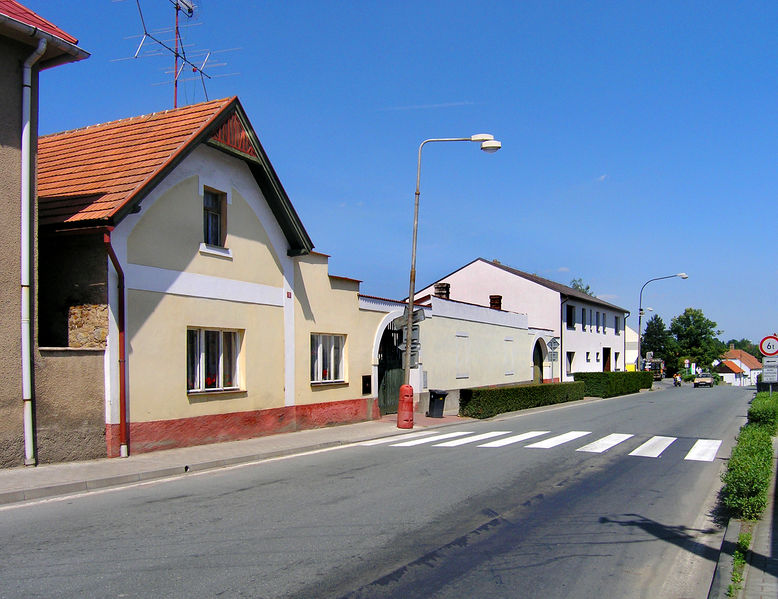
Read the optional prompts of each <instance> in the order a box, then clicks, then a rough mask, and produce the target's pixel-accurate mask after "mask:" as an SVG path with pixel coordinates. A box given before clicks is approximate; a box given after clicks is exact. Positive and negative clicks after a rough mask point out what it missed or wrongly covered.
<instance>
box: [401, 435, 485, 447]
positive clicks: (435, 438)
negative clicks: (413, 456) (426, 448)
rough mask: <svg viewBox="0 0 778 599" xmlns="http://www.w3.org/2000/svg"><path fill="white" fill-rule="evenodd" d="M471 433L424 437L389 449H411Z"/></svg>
mask: <svg viewBox="0 0 778 599" xmlns="http://www.w3.org/2000/svg"><path fill="white" fill-rule="evenodd" d="M472 434H473V431H459V432H456V433H445V434H443V435H435V436H433V437H424V438H423V439H414V440H413V441H405V442H404V443H394V444H392V445H390V446H389V447H412V446H413V445H421V444H422V443H433V442H434V441H442V440H443V439H451V438H453V437H461V436H462V435H472Z"/></svg>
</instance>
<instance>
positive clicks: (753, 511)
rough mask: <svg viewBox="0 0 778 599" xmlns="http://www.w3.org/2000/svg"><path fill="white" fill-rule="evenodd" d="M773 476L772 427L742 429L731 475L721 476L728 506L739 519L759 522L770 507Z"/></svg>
mask: <svg viewBox="0 0 778 599" xmlns="http://www.w3.org/2000/svg"><path fill="white" fill-rule="evenodd" d="M772 473H773V442H772V435H771V434H770V430H769V427H766V426H760V425H757V424H747V425H745V426H744V427H743V428H742V429H740V434H739V435H738V437H737V443H736V445H735V447H734V448H733V449H732V456H731V457H730V458H729V464H728V465H727V471H726V472H725V473H724V474H723V475H722V476H721V480H722V481H723V482H724V489H723V491H722V494H723V499H724V505H726V506H727V508H729V509H730V510H731V512H732V515H733V516H734V517H736V518H745V519H749V520H751V519H755V518H758V517H759V515H760V514H761V513H762V511H763V510H764V508H765V505H767V489H768V487H769V486H770V477H771V476H772Z"/></svg>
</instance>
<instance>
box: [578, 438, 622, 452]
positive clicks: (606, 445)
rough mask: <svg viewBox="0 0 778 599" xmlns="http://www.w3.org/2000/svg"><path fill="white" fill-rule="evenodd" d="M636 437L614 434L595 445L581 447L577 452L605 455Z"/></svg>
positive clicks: (598, 440)
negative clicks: (606, 452) (604, 453)
mask: <svg viewBox="0 0 778 599" xmlns="http://www.w3.org/2000/svg"><path fill="white" fill-rule="evenodd" d="M634 436H635V435H629V434H626V433H613V434H612V435H608V436H607V437H603V438H602V439H597V441H595V442H594V443H589V444H588V445H584V446H583V447H579V448H578V449H576V451H588V452H590V453H603V452H605V451H608V450H609V449H610V448H611V447H615V446H616V445H618V444H619V443H623V442H624V441H626V440H627V439H631V438H632V437H634Z"/></svg>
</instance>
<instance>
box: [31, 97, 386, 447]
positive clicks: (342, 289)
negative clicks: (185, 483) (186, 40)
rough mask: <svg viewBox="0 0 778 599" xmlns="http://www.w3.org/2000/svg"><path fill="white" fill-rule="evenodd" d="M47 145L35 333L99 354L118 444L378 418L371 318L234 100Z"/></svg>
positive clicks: (169, 443)
mask: <svg viewBox="0 0 778 599" xmlns="http://www.w3.org/2000/svg"><path fill="white" fill-rule="evenodd" d="M39 152H40V168H39V186H38V191H39V197H40V226H41V238H42V243H41V262H42V263H45V265H46V268H45V272H44V273H42V275H41V285H40V292H41V293H40V295H41V299H40V314H41V315H40V335H41V344H42V345H45V346H48V347H51V348H65V347H66V348H71V349H73V348H90V349H91V350H92V351H93V352H94V351H95V350H96V351H102V352H104V359H103V372H102V373H100V374H99V376H102V377H103V380H104V386H103V397H96V398H95V399H94V402H93V403H94V404H95V405H99V406H100V409H102V410H103V411H104V414H105V427H104V431H100V432H99V434H103V435H104V436H105V443H106V447H107V454H108V455H110V456H117V455H126V454H127V453H128V452H129V451H132V452H142V451H151V450H155V449H161V448H169V447H180V446H186V445H194V444H203V443H210V442H217V441H225V440H234V439H243V438H249V437H253V436H257V435H261V434H266V433H271V432H281V431H288V430H296V429H299V428H305V427H310V426H320V425H324V424H330V423H343V422H353V421H359V420H365V419H370V418H377V417H378V416H379V414H378V409H377V406H376V405H375V394H374V392H373V390H372V387H371V385H369V384H368V382H366V381H363V376H364V375H368V376H369V375H370V374H371V368H372V364H371V352H370V347H371V345H372V344H373V341H374V339H373V338H374V330H375V326H374V323H373V321H375V320H376V319H377V318H378V317H377V316H374V315H372V313H370V312H360V310H359V305H358V288H359V282H358V281H353V280H350V279H343V278H339V277H333V276H330V275H329V273H328V271H327V258H326V256H324V255H322V254H316V253H311V250H312V248H313V244H312V242H311V240H310V238H309V237H308V234H307V233H306V231H305V228H304V227H303V225H302V223H301V222H300V219H299V217H298V216H297V213H296V212H295V210H294V208H293V206H292V203H291V201H290V200H289V198H288V197H287V195H286V192H285V191H284V188H283V186H282V185H281V182H280V181H279V179H278V177H277V175H276V173H275V171H274V170H273V167H272V165H271V164H270V161H269V159H268V158H267V155H266V154H265V152H264V150H263V149H262V146H261V145H260V143H259V140H258V139H257V137H256V135H255V133H254V131H253V129H252V127H251V124H250V123H249V120H248V118H247V116H246V114H245V112H244V111H243V108H242V106H241V104H240V102H239V101H238V99H237V98H229V99H222V100H214V101H210V102H205V103H202V104H196V105H193V106H187V107H184V108H179V109H174V110H168V111H165V112H160V113H155V114H151V115H145V116H141V117H134V118H129V119H124V120H120V121H116V122H112V123H106V124H102V125H96V126H93V127H87V128H84V129H79V130H75V131H68V132H64V133H59V134H55V135H51V136H47V137H44V138H41V141H40V150H39ZM66 323H67V326H66ZM363 330H366V331H367V333H363V332H362V331H363ZM362 356H364V357H362ZM69 359H71V360H73V359H74V358H73V355H72V352H71V355H69ZM75 359H78V358H75ZM76 387H77V385H72V386H71V387H70V388H68V387H67V385H65V389H64V393H72V394H77V393H78V389H77V388H76ZM92 409H94V406H93V407H92ZM83 434H85V435H87V436H93V435H95V434H98V431H94V430H93V431H88V432H86V433H83ZM81 457H91V456H81Z"/></svg>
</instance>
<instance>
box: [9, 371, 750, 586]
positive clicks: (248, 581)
mask: <svg viewBox="0 0 778 599" xmlns="http://www.w3.org/2000/svg"><path fill="white" fill-rule="evenodd" d="M752 395H753V391H750V390H741V389H737V388H731V387H716V388H714V389H693V388H691V386H688V387H684V388H682V389H673V388H672V387H670V388H668V389H666V390H662V391H654V392H651V393H643V394H640V395H639V396H630V397H626V398H615V399H611V400H606V401H596V402H591V403H588V402H587V403H583V404H577V405H574V406H560V407H556V408H552V409H545V410H541V411H533V412H531V413H524V414H521V415H518V416H512V417H506V418H501V419H495V420H491V421H488V422H473V423H467V424H466V425H458V426H456V427H446V428H443V429H437V430H435V431H424V432H425V433H427V434H426V435H422V436H416V435H418V433H415V432H414V433H412V435H414V436H411V437H403V438H402V439H399V438H398V439H396V440H395V441H391V442H390V441H384V442H381V443H376V444H361V445H354V446H347V447H342V448H338V449H334V450H326V451H320V452H314V453H311V454H307V455H301V456H295V457H292V458H288V459H282V460H275V461H268V462H262V463H259V464H254V465H244V466H241V467H232V468H229V469H224V470H219V471H210V472H203V473H196V474H189V475H187V476H186V477H181V478H177V479H171V480H166V481H159V482H155V483H151V484H147V485H143V486H133V487H129V488H126V489H116V490H111V491H103V492H96V493H89V494H84V495H81V496H74V497H70V498H68V499H67V500H56V501H52V500H49V501H43V502H35V503H31V504H25V505H20V506H9V507H7V508H3V509H0V547H1V548H2V556H3V559H2V560H0V597H35V596H44V595H45V596H47V597H160V596H165V597H258V598H268V599H269V598H276V597H337V598H339V597H349V598H373V597H376V598H377V597H398V598H399V597H431V598H443V597H494V598H501V597H506V598H507V597H510V598H516V597H521V598H534V597H543V598H545V599H548V598H557V597H559V598H562V597H576V598H585V597H597V598H600V597H602V596H613V597H652V598H657V597H704V596H705V595H706V593H707V586H708V585H709V584H710V579H711V576H712V573H713V567H714V565H715V559H716V554H717V552H716V548H717V547H718V545H719V544H720V541H721V534H722V533H721V529H720V528H719V527H717V526H716V525H715V522H714V514H713V513H712V511H713V507H714V505H715V493H716V490H717V489H718V487H719V485H720V483H719V475H720V472H721V471H722V468H723V463H724V459H725V458H726V457H728V456H729V452H730V448H731V446H732V444H733V442H734V437H735V435H736V434H737V430H738V429H739V427H740V426H741V425H742V424H743V423H744V422H745V415H746V410H747V404H748V400H749V399H750V398H751V397H752ZM440 434H449V435H452V436H449V437H447V438H445V439H438V440H437V441H433V440H431V439H432V437H433V436H437V435H440ZM530 434H532V437H531V438H530V436H529V435H530ZM473 435H484V436H482V437H479V438H478V439H476V438H475V437H474V436H473ZM519 435H524V436H525V437H524V438H523V440H517V439H518V438H519V437H518V436H519ZM560 435H566V437H560ZM613 435H620V436H618V437H615V436H613ZM572 437H575V438H572ZM659 437H662V438H664V439H662V438H659ZM552 438H559V439H560V440H564V439H568V440H567V442H564V443H561V444H558V445H554V446H551V445H553V444H552V443H551V442H549V440H550V439H552ZM701 440H702V441H701ZM409 441H411V442H416V444H413V443H410V442H409ZM507 441H513V442H510V443H508V442H507ZM698 441H700V442H699V443H698ZM716 441H721V444H720V446H719V445H717V444H716ZM401 442H404V443H405V444H404V445H398V444H399V443H401ZM537 443H539V444H540V446H536V447H530V446H531V445H533V444H537ZM611 443H615V444H614V445H612V446H611V447H610V448H608V449H606V450H604V451H602V450H603V448H604V447H606V446H608V445H609V444H611ZM441 444H444V445H441ZM498 445H501V446H498ZM640 448H642V449H640ZM582 450H584V451H582ZM598 450H599V451H601V452H600V453H597V452H596V451H598ZM651 450H653V453H657V452H660V453H659V455H658V456H657V457H649V456H650V455H653V454H652V452H651ZM706 450H708V451H709V452H710V451H713V452H714V453H713V454H712V455H711V454H710V453H708V455H706ZM636 451H637V452H638V453H640V454H641V455H635V454H634V452H636ZM690 451H692V453H691V454H690ZM630 454H632V455H630ZM689 457H692V458H695V457H696V458H697V459H688V458H689Z"/></svg>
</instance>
